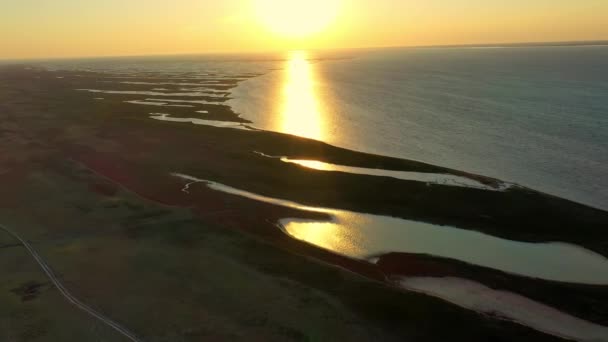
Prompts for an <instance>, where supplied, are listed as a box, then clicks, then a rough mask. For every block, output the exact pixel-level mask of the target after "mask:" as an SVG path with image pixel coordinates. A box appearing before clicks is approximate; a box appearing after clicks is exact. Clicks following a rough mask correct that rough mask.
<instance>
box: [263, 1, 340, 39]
mask: <svg viewBox="0 0 608 342" xmlns="http://www.w3.org/2000/svg"><path fill="white" fill-rule="evenodd" d="M253 3H254V8H255V12H256V15H257V18H258V20H259V21H260V22H261V24H262V25H263V26H265V27H266V28H267V29H268V30H270V31H271V32H273V33H275V34H277V35H281V36H287V37H307V36H310V35H313V34H315V33H320V32H321V31H324V30H326V29H328V27H329V26H330V25H331V24H332V23H333V22H334V21H335V19H336V17H337V15H338V10H339V5H340V0H253Z"/></svg>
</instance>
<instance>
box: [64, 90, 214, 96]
mask: <svg viewBox="0 0 608 342" xmlns="http://www.w3.org/2000/svg"><path fill="white" fill-rule="evenodd" d="M76 90H78V91H88V92H89V93H102V94H121V95H146V96H168V97H215V98H224V97H226V96H224V95H217V94H210V93H205V92H198V91H197V92H187V93H165V92H159V91H135V90H100V89H76Z"/></svg>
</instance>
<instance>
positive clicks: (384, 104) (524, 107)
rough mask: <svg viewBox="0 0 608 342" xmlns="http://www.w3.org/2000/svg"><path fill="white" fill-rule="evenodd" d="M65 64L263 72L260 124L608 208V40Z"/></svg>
mask: <svg viewBox="0 0 608 342" xmlns="http://www.w3.org/2000/svg"><path fill="white" fill-rule="evenodd" d="M42 64H43V65H44V66H47V67H49V66H50V67H52V68H58V69H80V70H92V71H107V72H119V73H121V74H123V75H124V74H132V75H134V76H136V75H142V74H145V75H163V76H166V75H169V76H171V75H183V74H184V73H187V74H188V75H191V76H192V75H197V74H200V75H206V74H208V73H218V74H237V73H240V74H242V73H249V74H251V75H260V76H257V77H254V78H251V79H249V80H247V81H244V82H242V83H240V85H239V86H238V87H237V88H236V89H232V90H231V95H230V96H231V98H232V99H231V100H230V101H228V104H229V105H231V106H232V108H233V109H234V110H235V111H236V112H237V113H239V114H241V115H242V116H243V117H244V118H246V119H249V120H251V121H253V126H256V127H258V128H262V129H267V130H273V131H280V132H285V133H289V134H296V135H300V136H305V137H309V138H313V139H318V140H323V141H326V142H328V143H331V144H334V145H337V146H341V147H346V148H350V149H354V150H359V151H366V152H372V153H377V154H382V155H389V156H396V157H401V158H408V159H415V160H421V161H425V162H428V163H432V164H437V165H441V166H447V167H452V168H456V169H460V170H464V171H469V172H474V173H479V174H483V175H487V176H491V177H495V178H500V179H502V180H505V181H508V182H514V183H518V184H521V185H524V186H528V187H531V188H534V189H537V190H540V191H543V192H547V193H550V194H554V195H557V196H560V197H564V198H567V199H571V200H574V201H577V202H580V203H584V204H588V205H592V206H595V207H599V208H603V209H608V177H606V175H608V47H606V46H587V47H536V48H535V47H526V48H521V47H518V48H417V49H414V48H407V49H383V50H356V51H340V52H333V53H329V52H324V53H318V52H317V53H313V52H306V51H299V52H292V53H286V54H267V55H207V56H175V57H144V58H141V57H132V58H111V59H88V60H66V61H54V62H46V63H42Z"/></svg>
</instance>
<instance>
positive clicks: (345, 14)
mask: <svg viewBox="0 0 608 342" xmlns="http://www.w3.org/2000/svg"><path fill="white" fill-rule="evenodd" d="M573 40H608V1H607V0H577V1H573V0H552V1H549V0H525V1H524V0H510V1H504V0H485V1H482V0H425V1H409V0H171V1H170V0H128V1H127V0H18V1H17V0H15V1H9V0H7V1H5V3H4V4H3V5H2V10H1V11H0V46H1V48H0V58H4V59H6V58H44V57H76V56H111V55H147V54H181V53H204V52H241V51H242V52H256V51H273V50H285V49H296V48H297V49H302V48H351V47H371V46H407V45H443V44H478V43H506V42H531V41H573Z"/></svg>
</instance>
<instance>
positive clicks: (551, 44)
mask: <svg viewBox="0 0 608 342" xmlns="http://www.w3.org/2000/svg"><path fill="white" fill-rule="evenodd" d="M560 46H562V47H569V46H608V39H605V40H568V41H528V42H505V43H472V44H428V45H382V46H365V47H340V48H311V49H274V50H267V51H241V52H237V51H219V50H218V51H206V52H183V53H150V54H124V55H120V54H118V55H80V56H63V57H20V58H19V57H18V58H1V57H0V61H1V62H22V61H50V60H78V59H104V58H137V57H170V56H176V57H177V56H202V55H239V54H251V55H262V54H272V53H282V52H287V51H294V50H308V51H337V50H371V49H399V48H475V47H496V48H500V47H513V48H516V47H560Z"/></svg>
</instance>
